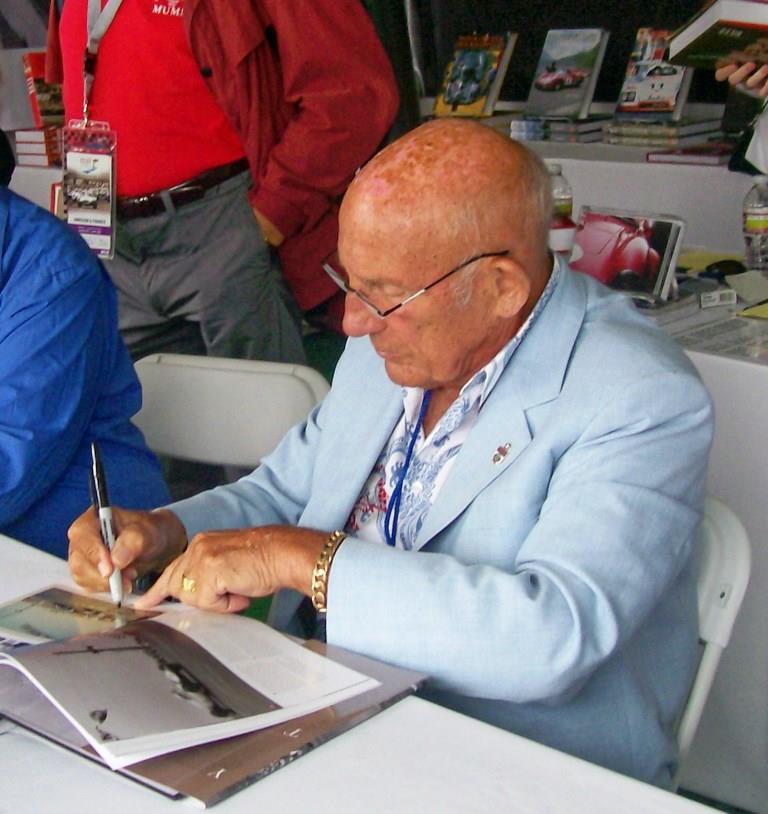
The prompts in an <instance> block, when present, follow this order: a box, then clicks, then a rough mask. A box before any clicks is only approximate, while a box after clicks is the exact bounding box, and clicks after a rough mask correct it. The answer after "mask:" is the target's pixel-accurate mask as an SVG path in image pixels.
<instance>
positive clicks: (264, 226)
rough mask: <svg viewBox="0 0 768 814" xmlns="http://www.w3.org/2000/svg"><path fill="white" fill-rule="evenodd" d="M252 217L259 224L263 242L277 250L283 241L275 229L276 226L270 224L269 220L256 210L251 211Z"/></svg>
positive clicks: (283, 237)
mask: <svg viewBox="0 0 768 814" xmlns="http://www.w3.org/2000/svg"><path fill="white" fill-rule="evenodd" d="M253 215H254V217H255V218H256V220H257V221H258V222H259V226H260V227H261V233H262V235H264V240H266V241H267V243H269V245H270V246H274V247H275V248H277V247H278V246H279V245H280V244H281V243H282V242H283V241H284V240H285V236H284V235H283V233H282V232H281V231H280V230H279V229H278V228H277V226H275V224H274V223H272V221H271V220H269V219H268V218H265V217H264V215H262V214H261V212H259V211H258V209H253Z"/></svg>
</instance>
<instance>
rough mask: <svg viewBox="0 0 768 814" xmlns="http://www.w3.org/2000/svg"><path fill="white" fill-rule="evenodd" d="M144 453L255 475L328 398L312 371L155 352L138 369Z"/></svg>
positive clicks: (137, 418) (277, 364) (138, 420)
mask: <svg viewBox="0 0 768 814" xmlns="http://www.w3.org/2000/svg"><path fill="white" fill-rule="evenodd" d="M135 368H136V373H137V374H138V377H139V381H140V382H141V386H142V390H143V407H142V408H141V410H140V411H139V412H138V413H137V414H136V416H135V417H134V423H135V424H136V425H137V426H138V427H139V429H141V431H142V432H143V433H144V437H145V438H146V440H147V444H148V445H149V447H150V449H152V450H153V451H154V452H156V453H158V454H161V455H169V456H172V457H174V458H182V459H184V460H188V461H198V462H200V463H208V464H221V465H224V466H236V467H249V468H253V467H255V466H256V465H258V463H259V462H260V461H261V459H262V458H263V457H264V456H265V455H267V454H268V453H269V452H271V451H272V450H273V449H274V448H275V447H276V446H277V443H278V442H279V441H280V439H281V438H282V437H283V435H284V434H285V432H286V431H287V430H289V429H290V428H291V427H292V426H293V425H294V424H297V423H298V422H299V421H301V420H303V419H304V418H306V416H307V415H308V413H309V412H310V410H311V409H312V408H313V407H314V406H315V405H316V404H317V403H318V402H320V401H321V400H322V398H323V396H325V394H326V393H327V392H328V389H329V388H328V383H327V382H326V380H325V379H324V378H323V376H322V375H321V374H320V373H318V372H317V371H316V370H313V369H312V368H309V367H305V366H303V365H294V364H287V363H281V362H261V361H253V360H249V359H220V358H215V357H210V356H191V355H186V354H177V353H157V354H153V355H151V356H146V357H144V358H143V359H140V360H139V361H138V362H136V365H135Z"/></svg>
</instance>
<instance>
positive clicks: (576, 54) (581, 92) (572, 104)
mask: <svg viewBox="0 0 768 814" xmlns="http://www.w3.org/2000/svg"><path fill="white" fill-rule="evenodd" d="M607 44H608V32H607V31H604V30H603V29H600V28H553V29H550V30H549V31H548V32H547V36H546V39H545V40H544V46H543V47H542V50H541V56H540V57H539V61H538V63H537V65H536V70H535V72H534V76H533V82H532V84H531V89H530V91H529V93H528V99H527V101H526V103H525V113H526V115H529V116H570V117H573V118H577V119H583V118H586V117H587V116H588V115H589V107H590V104H591V102H592V97H593V95H594V93H595V85H596V84H597V77H598V74H599V72H600V66H601V65H602V62H603V57H604V56H605V48H606V46H607Z"/></svg>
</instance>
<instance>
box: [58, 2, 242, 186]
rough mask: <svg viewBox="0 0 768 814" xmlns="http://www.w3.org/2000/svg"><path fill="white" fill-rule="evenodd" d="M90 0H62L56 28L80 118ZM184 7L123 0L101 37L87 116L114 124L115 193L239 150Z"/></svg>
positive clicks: (160, 181) (167, 180)
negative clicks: (199, 58)
mask: <svg viewBox="0 0 768 814" xmlns="http://www.w3.org/2000/svg"><path fill="white" fill-rule="evenodd" d="M104 2H105V0H102V5H104ZM87 6H88V0H67V1H66V3H65V4H64V10H63V12H62V18H61V25H60V28H59V32H60V34H59V36H60V39H61V51H62V59H63V65H64V107H65V111H66V118H67V120H69V119H80V118H82V110H83V80H82V74H83V51H84V50H85V44H86V18H87ZM183 14H184V0H123V3H122V5H121V6H120V8H119V10H118V12H117V14H116V16H115V18H114V20H113V21H112V24H111V25H110V27H109V28H108V29H107V32H106V34H105V35H104V38H103V39H102V41H101V45H100V47H99V54H98V61H97V67H96V78H95V81H94V83H93V90H92V92H91V100H90V117H91V119H92V120H94V121H96V120H98V121H106V122H109V124H110V126H111V127H112V128H113V129H114V130H115V131H116V132H117V191H118V194H119V195H141V194H144V193H148V192H156V191H158V190H161V189H167V188H168V187H171V186H174V185H175V184H178V183H181V182H182V181H185V180H187V179H188V178H193V177H194V176H195V175H198V174H199V173H200V172H202V171H204V170H207V169H210V168H211V167H216V166H219V165H221V164H228V163H229V162H232V161H236V160H237V159H239V158H242V157H243V155H244V151H243V148H242V145H241V143H240V139H239V137H238V135H237V133H236V132H235V130H234V128H233V127H232V125H231V124H230V123H229V122H228V121H227V119H226V117H225V116H224V113H223V112H222V111H221V109H220V108H219V106H218V105H217V103H216V101H215V99H214V98H213V95H212V94H211V92H210V91H209V90H208V87H207V86H206V84H205V82H204V80H203V78H202V76H201V75H200V69H199V67H198V65H197V63H196V62H195V60H194V59H193V57H192V52H191V50H190V47H189V41H188V39H187V35H186V33H185V30H184V22H183Z"/></svg>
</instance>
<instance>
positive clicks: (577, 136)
mask: <svg viewBox="0 0 768 814" xmlns="http://www.w3.org/2000/svg"><path fill="white" fill-rule="evenodd" d="M609 118H610V117H609V116H607V115H606V116H600V115H591V116H588V117H587V118H586V119H575V120H574V119H566V118H563V119H557V118H549V119H544V128H545V133H546V135H545V138H546V139H547V140H548V141H569V142H590V141H602V140H603V127H604V126H605V124H606V122H607V121H608V119H609Z"/></svg>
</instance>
